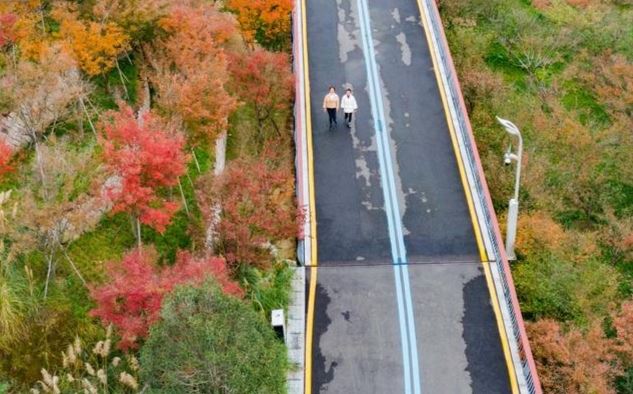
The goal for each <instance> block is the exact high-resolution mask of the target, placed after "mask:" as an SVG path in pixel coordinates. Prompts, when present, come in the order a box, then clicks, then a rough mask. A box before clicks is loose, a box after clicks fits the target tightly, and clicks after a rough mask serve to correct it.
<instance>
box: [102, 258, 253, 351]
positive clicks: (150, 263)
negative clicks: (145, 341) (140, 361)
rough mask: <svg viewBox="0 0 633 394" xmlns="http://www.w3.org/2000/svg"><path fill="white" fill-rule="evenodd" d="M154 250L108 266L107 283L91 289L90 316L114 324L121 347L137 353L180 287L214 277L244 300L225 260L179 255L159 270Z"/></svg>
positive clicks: (231, 292)
mask: <svg viewBox="0 0 633 394" xmlns="http://www.w3.org/2000/svg"><path fill="white" fill-rule="evenodd" d="M156 262H157V254H156V252H155V251H154V250H153V249H150V248H146V249H140V248H139V249H134V250H132V251H130V252H128V253H127V254H126V255H125V256H124V257H123V260H122V261H121V262H110V263H109V264H108V266H107V273H108V281H107V282H106V283H104V284H103V285H100V286H95V287H93V288H92V289H91V292H90V294H91V296H92V298H93V299H94V300H95V302H96V304H97V306H96V308H95V309H93V310H92V311H91V312H90V314H91V315H92V316H95V317H98V318H99V319H101V321H102V322H103V323H104V325H108V324H112V325H114V326H115V327H116V328H118V330H119V333H120V335H121V341H120V342H119V345H118V346H119V347H120V348H121V349H134V348H136V347H137V346H138V341H139V340H140V339H142V338H145V337H146V336H147V334H148V332H149V328H150V326H151V325H152V324H153V323H155V322H156V321H157V320H158V318H159V313H160V308H161V303H162V301H163V297H164V296H165V295H167V294H168V293H169V292H170V291H171V290H172V289H173V288H174V287H175V286H177V285H180V284H199V283H202V282H203V281H205V280H206V278H208V277H213V278H214V279H215V280H216V281H217V282H218V283H219V285H220V286H221V288H222V289H223V290H224V292H225V293H227V294H231V295H234V296H238V297H239V296H242V294H243V293H242V289H241V288H240V287H239V286H238V285H237V284H236V283H235V282H233V281H232V280H231V279H230V278H229V273H228V270H227V267H226V264H225V262H224V260H223V259H221V258H218V257H210V258H203V259H197V258H194V257H193V256H191V255H190V254H189V253H187V252H181V253H179V254H178V257H177V259H176V263H175V264H174V265H173V266H171V267H162V268H161V267H159V266H158V265H157V263H156Z"/></svg>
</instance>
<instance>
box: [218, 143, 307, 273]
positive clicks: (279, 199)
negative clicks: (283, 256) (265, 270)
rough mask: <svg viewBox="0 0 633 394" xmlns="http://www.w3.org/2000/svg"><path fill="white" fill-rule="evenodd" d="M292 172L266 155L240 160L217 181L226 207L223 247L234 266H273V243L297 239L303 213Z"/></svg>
mask: <svg viewBox="0 0 633 394" xmlns="http://www.w3.org/2000/svg"><path fill="white" fill-rule="evenodd" d="M293 182H294V181H293V177H292V174H291V172H290V171H289V170H288V169H287V168H286V167H285V166H282V167H277V166H276V165H275V164H273V163H272V161H271V160H269V159H267V157H266V153H265V154H264V155H263V157H262V158H259V159H250V160H248V159H238V160H236V161H234V162H232V163H231V164H230V165H229V166H228V167H227V170H226V171H225V173H224V174H223V175H222V176H221V177H220V179H218V180H217V182H216V183H215V185H214V189H215V190H214V193H215V195H216V198H217V199H218V200H219V202H220V205H221V206H222V215H221V220H220V223H219V228H218V230H219V234H220V237H221V249H222V250H223V252H224V256H225V257H226V259H227V262H228V263H229V265H231V266H234V265H236V264H237V263H246V264H252V265H255V266H259V267H266V266H269V264H270V263H271V260H272V257H273V256H272V253H271V248H270V246H271V243H274V242H276V241H280V240H284V239H289V238H294V237H296V236H297V235H298V233H299V223H300V220H301V218H302V217H303V213H302V211H301V210H298V209H297V207H296V206H295V204H294V187H293V186H294V185H293Z"/></svg>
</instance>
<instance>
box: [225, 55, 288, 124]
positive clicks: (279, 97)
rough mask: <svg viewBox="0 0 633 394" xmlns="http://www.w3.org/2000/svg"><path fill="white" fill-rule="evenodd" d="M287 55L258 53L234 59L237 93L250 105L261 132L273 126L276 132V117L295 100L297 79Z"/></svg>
mask: <svg viewBox="0 0 633 394" xmlns="http://www.w3.org/2000/svg"><path fill="white" fill-rule="evenodd" d="M289 64H290V60H289V57H288V55H287V54H285V53H274V52H269V51H265V50H263V49H255V50H254V51H250V52H247V53H245V54H239V55H234V56H233V57H232V59H231V74H232V76H233V85H234V90H236V93H237V94H238V96H239V97H243V99H244V102H246V103H248V104H251V105H252V106H253V109H254V112H255V119H256V121H257V123H258V126H259V129H260V130H261V129H262V127H263V126H264V124H265V123H267V122H270V123H271V124H272V125H273V126H274V127H275V129H276V130H277V131H279V127H278V125H277V123H276V122H275V117H276V116H277V114H278V112H279V111H283V110H284V109H287V108H288V105H289V103H290V100H291V98H292V97H293V96H294V77H293V75H292V72H291V70H290V67H289Z"/></svg>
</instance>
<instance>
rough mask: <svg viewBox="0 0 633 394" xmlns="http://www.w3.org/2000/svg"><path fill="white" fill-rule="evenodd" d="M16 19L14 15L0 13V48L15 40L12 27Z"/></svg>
mask: <svg viewBox="0 0 633 394" xmlns="http://www.w3.org/2000/svg"><path fill="white" fill-rule="evenodd" d="M17 19H18V18H17V16H16V15H15V14H12V13H0V47H3V46H4V45H6V44H7V43H9V42H11V41H13V40H14V39H15V37H14V32H13V25H15V22H16V21H17Z"/></svg>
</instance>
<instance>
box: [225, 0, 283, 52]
mask: <svg viewBox="0 0 633 394" xmlns="http://www.w3.org/2000/svg"><path fill="white" fill-rule="evenodd" d="M292 4H293V2H292V1H291V0H228V1H227V6H228V7H229V9H231V10H232V11H234V12H235V13H236V14H237V20H238V22H239V23H240V27H241V29H242V32H243V34H244V38H245V39H246V40H247V41H250V42H254V41H257V42H258V43H259V44H261V45H263V46H264V47H266V48H271V49H281V48H284V46H285V45H287V44H288V42H289V38H290V13H291V12H292Z"/></svg>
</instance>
